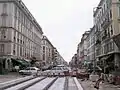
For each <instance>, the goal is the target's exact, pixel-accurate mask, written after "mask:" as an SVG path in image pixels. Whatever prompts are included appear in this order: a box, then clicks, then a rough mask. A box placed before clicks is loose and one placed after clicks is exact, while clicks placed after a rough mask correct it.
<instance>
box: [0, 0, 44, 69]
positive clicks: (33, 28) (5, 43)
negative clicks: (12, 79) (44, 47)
mask: <svg viewBox="0 0 120 90" xmlns="http://www.w3.org/2000/svg"><path fill="white" fill-rule="evenodd" d="M42 34H43V32H42V28H41V27H40V25H39V24H38V23H37V22H36V20H35V18H34V17H33V16H32V14H31V13H30V12H29V10H28V9H27V8H26V6H25V5H24V3H23V2H22V1H21V0H0V56H1V57H5V58H6V57H7V58H9V59H8V60H7V61H5V67H4V68H5V69H11V68H12V63H11V62H12V61H11V59H10V58H14V59H15V58H24V59H31V58H32V57H34V58H35V59H36V60H38V61H39V60H41V40H42Z"/></svg>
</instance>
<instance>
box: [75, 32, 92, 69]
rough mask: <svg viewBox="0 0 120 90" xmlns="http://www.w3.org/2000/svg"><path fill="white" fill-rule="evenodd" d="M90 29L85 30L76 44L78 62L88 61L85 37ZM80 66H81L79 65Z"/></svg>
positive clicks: (82, 63)
mask: <svg viewBox="0 0 120 90" xmlns="http://www.w3.org/2000/svg"><path fill="white" fill-rule="evenodd" d="M89 33H90V31H86V32H85V33H84V34H83V36H82V38H81V41H80V43H79V44H78V47H77V59H78V62H79V64H81V65H84V63H86V62H87V61H88V59H87V54H88V53H87V44H88V43H87V37H88V35H89ZM80 67H81V66H80Z"/></svg>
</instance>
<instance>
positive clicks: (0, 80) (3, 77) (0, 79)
mask: <svg viewBox="0 0 120 90" xmlns="http://www.w3.org/2000/svg"><path fill="white" fill-rule="evenodd" d="M21 77H23V76H21V75H19V73H16V72H13V73H9V74H6V75H0V83H3V82H6V81H10V80H14V79H18V78H21Z"/></svg>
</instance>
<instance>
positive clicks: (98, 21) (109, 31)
mask: <svg viewBox="0 0 120 90" xmlns="http://www.w3.org/2000/svg"><path fill="white" fill-rule="evenodd" d="M98 7H100V8H97V9H96V10H95V12H94V25H95V28H96V30H95V34H96V57H97V60H99V64H100V66H101V67H104V66H106V65H109V66H112V67H113V69H114V67H115V66H118V67H120V51H119V49H118V47H117V46H116V44H115V43H114V41H113V38H112V37H113V36H114V35H116V34H118V33H120V27H119V26H120V23H119V17H120V8H119V7H120V1H119V0H101V1H100V3H99V5H98Z"/></svg>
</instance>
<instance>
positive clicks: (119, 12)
mask: <svg viewBox="0 0 120 90" xmlns="http://www.w3.org/2000/svg"><path fill="white" fill-rule="evenodd" d="M118 14H119V15H118V16H119V17H120V7H119V11H118Z"/></svg>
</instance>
